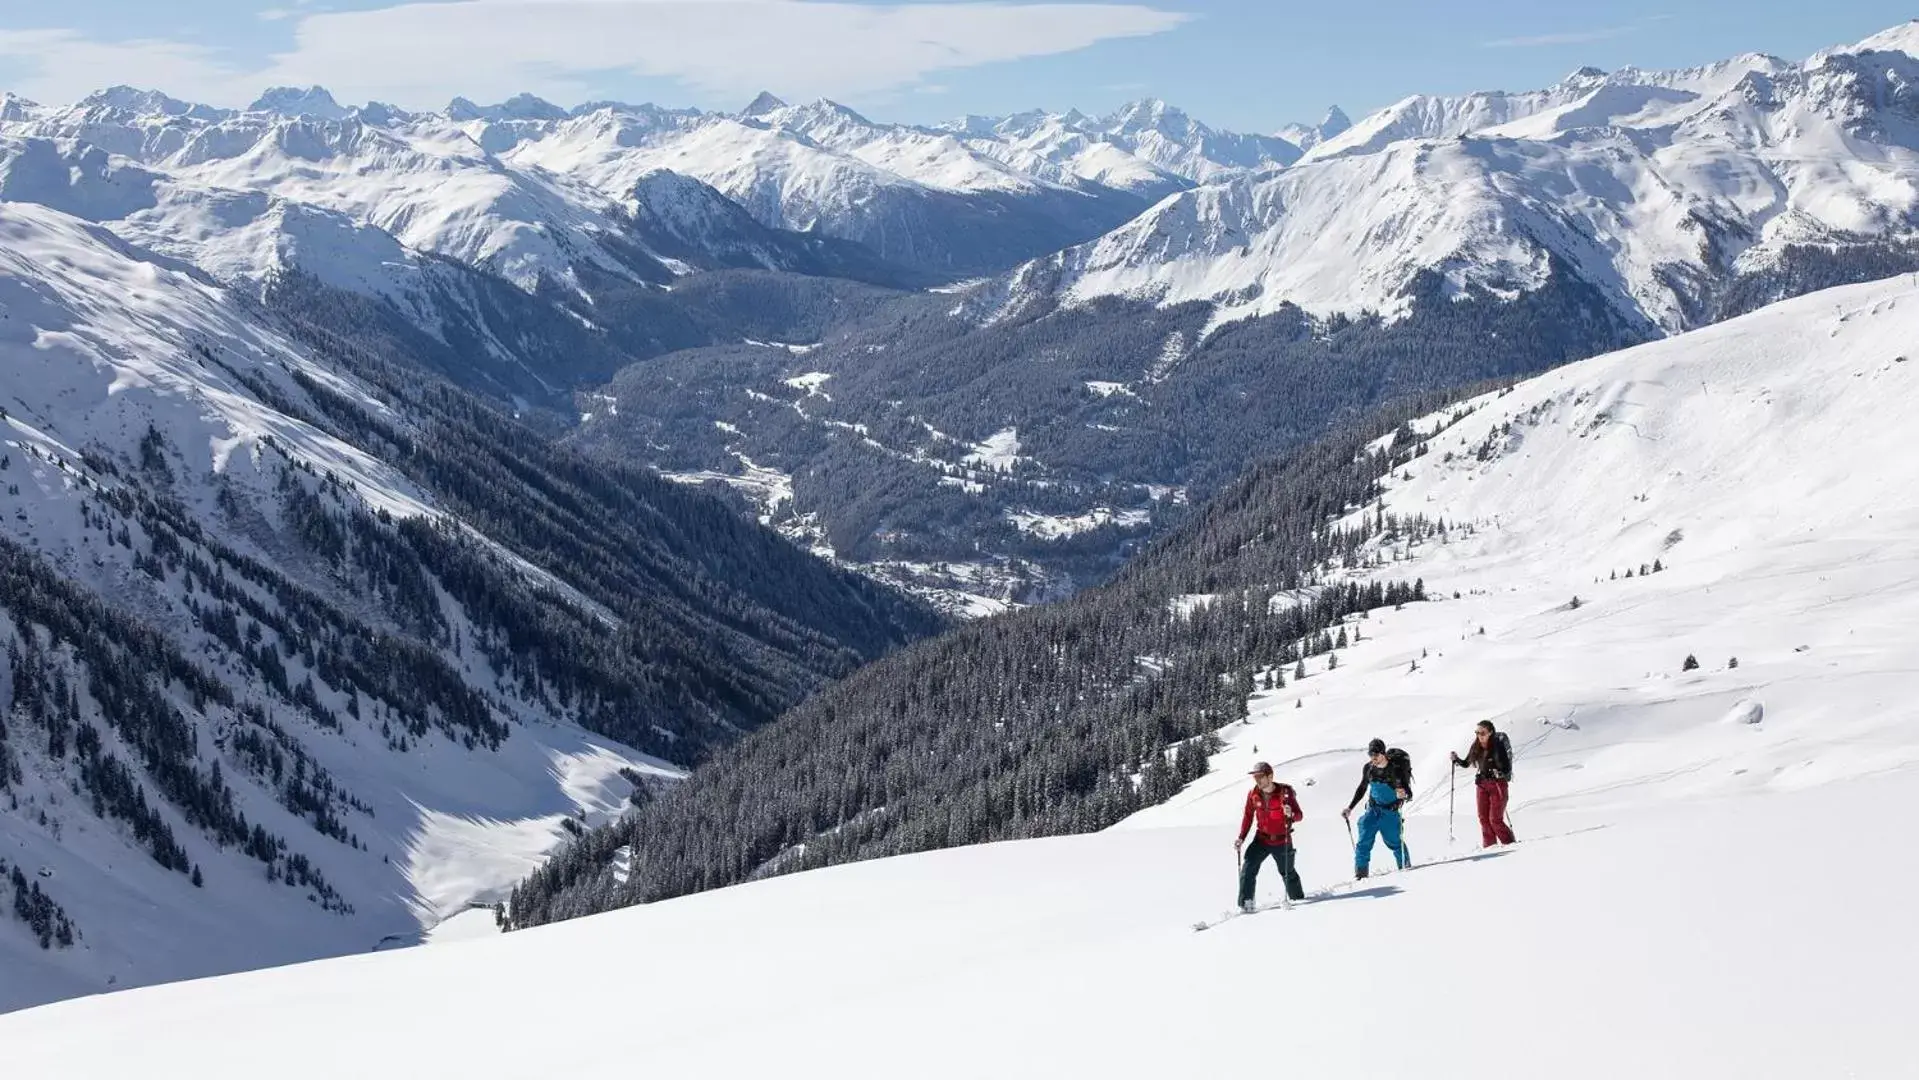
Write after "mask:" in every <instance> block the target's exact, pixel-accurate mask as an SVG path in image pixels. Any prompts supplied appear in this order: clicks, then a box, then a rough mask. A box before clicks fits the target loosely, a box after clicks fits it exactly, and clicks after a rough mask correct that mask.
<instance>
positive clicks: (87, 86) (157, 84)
mask: <svg viewBox="0 0 1919 1080" xmlns="http://www.w3.org/2000/svg"><path fill="white" fill-rule="evenodd" d="M0 59H5V60H12V61H15V62H20V63H25V64H26V65H28V66H29V67H30V68H32V70H33V72H34V73H33V74H32V75H30V76H29V77H28V78H26V79H25V80H24V81H23V82H21V83H20V85H18V86H16V87H11V88H10V89H17V90H19V91H21V92H22V93H24V94H26V95H27V96H28V97H30V98H33V99H35V100H37V101H44V102H52V103H63V102H68V101H75V100H78V99H79V98H81V97H84V96H85V95H86V94H88V93H90V92H92V91H94V90H98V89H100V88H101V87H104V86H112V85H123V84H124V85H128V86H139V87H148V88H160V89H170V88H173V87H180V88H181V89H182V90H190V89H191V88H196V87H199V88H210V87H215V86H220V85H221V83H222V81H223V79H224V78H225V74H226V73H225V69H224V68H223V67H222V61H221V57H220V54H219V52H218V51H217V50H215V49H213V48H211V47H209V46H206V45H201V44H197V43H193V42H184V41H167V40H163V39H149V38H140V39H133V40H129V41H110V42H109V41H94V40H91V39H89V38H87V37H85V36H83V35H81V34H79V33H77V32H75V31H72V30H7V29H0ZM209 100H210V99H209Z"/></svg>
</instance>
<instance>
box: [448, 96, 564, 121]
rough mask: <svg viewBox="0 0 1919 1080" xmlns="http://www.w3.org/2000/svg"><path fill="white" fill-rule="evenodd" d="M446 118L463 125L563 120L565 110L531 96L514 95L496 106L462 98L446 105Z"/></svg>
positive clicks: (540, 98)
mask: <svg viewBox="0 0 1919 1080" xmlns="http://www.w3.org/2000/svg"><path fill="white" fill-rule="evenodd" d="M446 117H447V119H449V120H452V121H455V122H458V123H464V122H466V121H468V120H492V121H501V120H564V119H566V117H567V112H566V110H565V109H562V108H560V107H559V106H558V105H555V104H553V103H552V102H550V101H548V100H546V99H545V98H542V97H536V96H535V95H533V94H526V93H520V94H515V95H513V96H512V97H510V98H507V99H506V100H505V101H503V102H501V103H499V104H498V105H475V104H474V103H473V102H472V101H469V100H468V99H466V98H463V97H456V98H454V99H453V100H452V101H450V102H448V103H447V107H446Z"/></svg>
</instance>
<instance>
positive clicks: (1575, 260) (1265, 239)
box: [1006, 31, 1919, 332]
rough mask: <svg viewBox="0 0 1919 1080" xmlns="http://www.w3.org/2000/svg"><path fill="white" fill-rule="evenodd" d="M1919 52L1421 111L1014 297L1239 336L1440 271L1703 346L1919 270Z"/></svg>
mask: <svg viewBox="0 0 1919 1080" xmlns="http://www.w3.org/2000/svg"><path fill="white" fill-rule="evenodd" d="M1912 38H1913V35H1912V34H1911V33H1910V32H1909V31H1902V32H1888V33H1887V34H1884V35H1879V36H1877V37H1875V38H1870V39H1867V41H1865V42H1862V43H1860V44H1859V45H1856V46H1851V47H1847V48H1842V49H1832V50H1827V51H1824V52H1821V53H1819V54H1817V55H1815V56H1813V57H1811V58H1810V59H1808V60H1806V61H1805V62H1804V63H1800V64H1791V63H1787V62H1785V61H1781V60H1777V59H1774V58H1771V57H1763V56H1745V57H1740V58H1737V59H1734V60H1729V61H1726V62H1724V63H1720V64H1715V65H1711V66H1709V67H1704V68H1698V69H1692V70H1685V71H1675V72H1648V71H1639V70H1633V69H1628V70H1625V71H1620V72H1615V73H1613V74H1610V75H1608V74H1605V73H1602V72H1597V71H1592V70H1582V71H1580V72H1578V73H1575V74H1574V75H1573V76H1571V77H1569V78H1568V79H1567V80H1565V81H1563V82H1562V83H1560V84H1558V85H1556V86H1554V87H1551V88H1548V89H1546V90H1543V91H1538V92H1533V93H1527V94H1478V95H1470V96H1467V97H1463V98H1411V99H1408V100H1407V101H1404V102H1401V103H1399V104H1397V105H1394V106H1392V107H1390V108H1388V109H1386V110H1383V111H1381V112H1379V113H1376V114H1374V115H1373V116H1370V117H1367V118H1366V119H1364V120H1361V121H1360V122H1359V123H1357V124H1354V125H1353V126H1352V128H1351V129H1350V130H1347V131H1345V132H1343V133H1342V134H1339V135H1337V136H1336V137H1333V138H1330V139H1327V140H1325V141H1323V142H1319V143H1317V144H1316V145H1315V146H1314V147H1313V148H1312V150H1311V152H1310V153H1309V154H1307V156H1306V157H1305V159H1304V160H1303V161H1302V162H1301V163H1300V164H1299V165H1297V166H1295V167H1294V168H1292V169H1289V170H1286V171H1284V172H1280V173H1277V174H1273V175H1264V176H1259V175H1255V176H1240V177H1237V178H1234V179H1231V180H1229V181H1226V182H1223V183H1220V184H1216V185H1209V186H1206V187H1202V188H1199V189H1196V190H1194V191H1191V192H1187V193H1185V194H1182V195H1180V196H1178V197H1175V198H1171V199H1168V200H1166V201H1164V202H1162V203H1160V204H1159V205H1157V206H1155V207H1154V208H1153V209H1152V210H1151V211H1150V212H1148V213H1146V214H1144V215H1142V216H1141V217H1140V218H1138V219H1137V220H1135V221H1133V222H1130V223H1128V224H1127V225H1125V226H1123V227H1122V228H1120V229H1118V230H1116V231H1115V232H1113V233H1111V234H1109V235H1107V236H1105V237H1102V238H1100V239H1099V240H1097V241H1094V242H1092V243H1089V244H1086V245H1082V246H1080V247H1078V248H1074V249H1072V250H1069V251H1066V252H1064V253H1062V254H1060V255H1056V256H1052V257H1049V258H1047V259H1044V260H1039V261H1037V262H1035V263H1033V264H1030V265H1029V266H1027V267H1025V268H1022V270H1020V271H1019V272H1017V273H1016V274H1015V275H1013V277H1012V278H1011V279H1009V280H1010V284H1008V285H1007V286H1006V287H1007V288H1009V289H1010V291H1011V293H1012V294H1013V295H1014V296H1015V297H1027V298H1033V297H1043V298H1062V299H1065V300H1068V301H1070V302H1086V301H1090V300H1093V299H1095V298H1098V297H1103V296H1112V295H1120V296H1132V297H1142V298H1147V299H1152V300H1155V301H1159V302H1164V303H1168V304H1171V303H1179V302H1183V301H1195V300H1197V301H1208V302H1213V303H1215V304H1217V305H1219V307H1220V309H1221V317H1222V318H1225V319H1231V318H1241V317H1247V316H1254V315H1262V314H1268V313H1271V312H1274V311H1277V310H1279V309H1280V308H1281V307H1282V306H1284V305H1286V304H1289V303H1290V304H1296V305H1299V306H1301V307H1304V308H1305V309H1307V310H1308V311H1309V312H1312V313H1314V314H1318V315H1329V314H1333V313H1343V314H1356V313H1358V312H1361V311H1379V312H1383V313H1388V314H1401V313H1404V312H1405V311H1407V310H1408V309H1409V305H1410V300H1409V293H1410V292H1411V291H1412V290H1413V289H1414V288H1415V284H1414V283H1415V282H1416V281H1417V280H1418V279H1419V278H1420V277H1421V276H1422V275H1425V274H1432V273H1436V274H1438V275H1440V277H1441V279H1442V280H1443V282H1444V284H1445V287H1446V289H1447V290H1448V291H1450V292H1452V293H1454V294H1460V293H1464V292H1468V291H1474V290H1485V291H1490V292H1492V293H1494V294H1502V295H1510V294H1512V293H1513V292H1515V291H1520V290H1532V289H1537V288H1539V287H1541V286H1542V284H1543V283H1544V282H1545V281H1546V280H1547V279H1548V277H1549V275H1550V274H1551V273H1552V272H1553V268H1554V267H1555V266H1561V267H1564V268H1565V269H1566V271H1567V272H1568V273H1570V275H1572V276H1573V277H1574V278H1576V279H1577V280H1579V281H1581V282H1583V283H1585V284H1588V285H1590V286H1592V287H1594V288H1596V289H1598V290H1600V292H1601V293H1602V294H1603V295H1604V296H1606V298H1607V299H1608V300H1609V301H1610V303H1611V304H1612V305H1613V306H1614V307H1615V308H1616V309H1617V311H1618V312H1619V313H1620V315H1621V317H1622V318H1624V319H1626V320H1627V321H1628V323H1630V324H1634V325H1638V326H1641V327H1644V328H1646V329H1647V330H1649V331H1653V330H1657V331H1663V332H1673V331H1677V330H1682V329H1686V328H1689V327H1692V326H1697V325H1702V324H1704V323H1706V322H1709V321H1711V320H1712V319H1714V318H1716V317H1719V316H1720V315H1722V314H1725V313H1727V311H1728V309H1729V308H1730V309H1731V310H1732V311H1733V312H1735V313H1736V311H1737V310H1744V309H1747V308H1749V307H1751V306H1756V305H1753V304H1750V303H1747V302H1746V301H1744V300H1743V299H1740V296H1741V294H1742V293H1752V292H1756V293H1758V294H1760V295H1765V296H1776V295H1788V294H1790V293H1791V292H1793V291H1798V290H1797V289H1795V288H1793V287H1791V285H1790V284H1789V283H1790V282H1792V281H1794V280H1797V278H1798V277H1799V276H1801V275H1803V274H1804V273H1805V272H1806V268H1807V266H1808V265H1810V264H1811V263H1813V262H1817V261H1821V260H1824V261H1834V260H1837V261H1840V262H1843V261H1845V260H1847V259H1852V260H1854V261H1856V262H1859V263H1865V262H1870V261H1874V260H1877V261H1878V262H1880V263H1885V264H1888V268H1897V267H1899V266H1901V265H1904V264H1905V263H1908V262H1910V261H1911V254H1910V251H1911V247H1912V245H1913V244H1914V243H1915V242H1916V241H1919V216H1916V215H1919V100H1915V98H1914V90H1913V87H1914V86H1915V85H1919V59H1915V57H1914V55H1913V54H1912V53H1910V52H1907V51H1904V49H1905V46H1906V45H1907V44H1909V43H1910V42H1911V39H1912ZM1881 272H1882V273H1883V272H1884V270H1881ZM1858 276H1860V277H1865V276H1873V275H1870V274H1862V275H1858ZM1782 283H1783V284H1782Z"/></svg>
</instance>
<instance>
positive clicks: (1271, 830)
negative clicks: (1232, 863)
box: [1233, 761, 1306, 911]
mask: <svg viewBox="0 0 1919 1080" xmlns="http://www.w3.org/2000/svg"><path fill="white" fill-rule="evenodd" d="M1252 777H1253V790H1251V791H1249V792H1247V793H1246V812H1245V813H1244V814H1241V815H1240V819H1239V839H1237V840H1235V841H1233V851H1234V852H1235V853H1237V852H1239V851H1240V849H1241V848H1242V847H1244V846H1245V844H1246V833H1247V832H1248V831H1249V830H1251V829H1252V828H1253V827H1254V825H1257V826H1258V830H1259V831H1258V832H1256V833H1254V835H1253V846H1252V847H1250V848H1246V850H1245V853H1244V858H1243V859H1242V861H1241V862H1240V866H1239V909H1240V910H1241V911H1252V910H1253V887H1254V885H1255V884H1256V883H1257V880H1258V878H1259V864H1260V863H1263V862H1265V861H1266V857H1267V856H1268V855H1270V856H1272V858H1273V862H1275V863H1277V864H1278V865H1279V877H1280V882H1281V884H1282V885H1283V886H1284V887H1285V889H1286V899H1287V900H1289V901H1290V900H1302V899H1304V898H1305V896H1306V890H1305V888H1304V887H1302V886H1301V885H1300V883H1299V871H1298V870H1296V869H1294V865H1293V864H1294V859H1293V855H1294V852H1293V822H1295V821H1298V820H1299V819H1301V818H1303V817H1305V816H1306V815H1305V813H1303V812H1302V811H1301V810H1300V808H1299V797H1298V796H1297V795H1295V794H1294V793H1293V789H1292V788H1291V787H1290V786H1288V785H1286V784H1276V783H1274V782H1273V767H1272V766H1271V765H1268V764H1267V763H1265V762H1263V761H1262V762H1260V763H1259V764H1257V765H1255V766H1253V772H1252Z"/></svg>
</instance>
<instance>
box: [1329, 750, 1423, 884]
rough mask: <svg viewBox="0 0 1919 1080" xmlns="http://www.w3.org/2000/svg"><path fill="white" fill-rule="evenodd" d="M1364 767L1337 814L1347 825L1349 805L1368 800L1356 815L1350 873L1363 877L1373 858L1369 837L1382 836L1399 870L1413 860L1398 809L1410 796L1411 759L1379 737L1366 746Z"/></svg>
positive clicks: (1350, 810)
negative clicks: (1362, 809)
mask: <svg viewBox="0 0 1919 1080" xmlns="http://www.w3.org/2000/svg"><path fill="white" fill-rule="evenodd" d="M1366 754H1367V761H1366V768H1365V769H1364V771H1362V772H1361V773H1360V774H1359V787H1357V788H1355V789H1354V790H1353V801H1352V802H1351V803H1350V804H1348V805H1347V807H1346V809H1345V811H1344V812H1343V813H1342V814H1341V816H1342V817H1344V818H1345V819H1346V820H1347V822H1348V823H1349V824H1350V823H1351V822H1352V820H1353V807H1355V806H1358V805H1359V800H1361V799H1366V800H1368V805H1367V807H1366V812H1365V813H1364V814H1361V815H1360V816H1359V840H1358V842H1357V843H1356V844H1355V845H1354V847H1353V876H1354V877H1357V878H1364V877H1365V876H1366V873H1367V869H1368V867H1370V866H1371V865H1372V861H1373V840H1374V838H1376V837H1384V838H1385V840H1386V847H1387V848H1388V849H1389V850H1391V851H1392V853H1393V859H1394V861H1395V862H1397V863H1398V865H1399V868H1400V869H1401V870H1404V869H1406V868H1407V867H1409V866H1411V865H1412V863H1413V860H1412V856H1411V855H1410V854H1408V853H1407V851H1406V840H1405V833H1404V829H1403V828H1402V825H1403V822H1402V821H1401V820H1400V816H1399V808H1400V806H1401V805H1402V804H1404V803H1405V802H1406V800H1408V799H1410V798H1412V797H1413V768H1412V759H1411V758H1409V757H1407V756H1406V751H1404V750H1388V749H1386V742H1385V740H1383V739H1374V740H1373V741H1372V742H1371V743H1369V744H1368V745H1367V747H1366Z"/></svg>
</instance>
